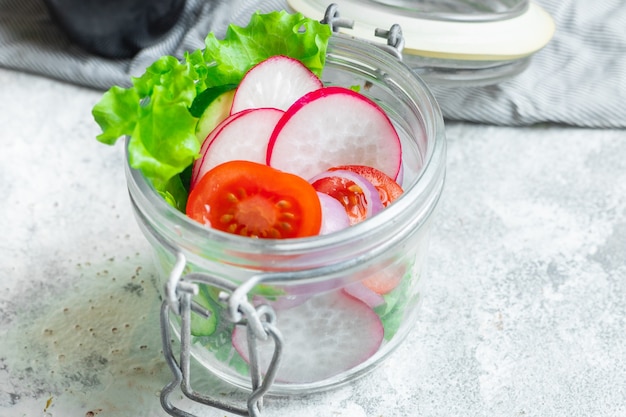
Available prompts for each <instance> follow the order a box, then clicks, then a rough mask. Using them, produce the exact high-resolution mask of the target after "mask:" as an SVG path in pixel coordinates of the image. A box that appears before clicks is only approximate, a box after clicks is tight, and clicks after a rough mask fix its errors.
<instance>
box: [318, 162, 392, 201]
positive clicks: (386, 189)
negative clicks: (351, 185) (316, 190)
mask: <svg viewBox="0 0 626 417" xmlns="http://www.w3.org/2000/svg"><path fill="white" fill-rule="evenodd" d="M336 170H345V171H351V172H354V173H355V174H359V175H360V176H362V177H364V178H365V179H366V180H368V181H369V182H371V183H372V185H374V187H375V188H376V190H378V194H379V195H380V201H381V202H382V203H383V206H384V207H387V206H388V205H389V204H391V202H393V201H394V200H395V199H396V198H398V197H400V195H401V194H402V193H403V190H402V187H401V186H400V185H399V184H398V183H397V182H395V181H394V180H393V179H392V178H391V177H390V176H388V175H387V174H385V173H384V172H382V171H380V170H378V169H376V168H373V167H370V166H365V165H341V166H337V167H333V168H330V169H329V171H336Z"/></svg>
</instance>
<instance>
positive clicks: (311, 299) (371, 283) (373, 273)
mask: <svg viewBox="0 0 626 417" xmlns="http://www.w3.org/2000/svg"><path fill="white" fill-rule="evenodd" d="M322 81H323V82H324V84H325V85H341V86H344V87H350V88H356V89H358V90H359V91H360V92H361V93H362V94H364V95H366V96H368V97H369V98H371V99H372V100H374V101H376V102H377V103H378V104H379V105H380V106H381V107H382V108H383V110H385V111H386V113H387V114H388V116H389V117H390V119H391V120H392V122H393V123H394V125H395V127H396V129H397V130H398V133H399V135H400V137H401V140H402V146H403V161H402V166H403V170H402V179H401V185H402V186H403V188H404V193H403V195H402V196H401V197H400V198H398V199H397V200H396V201H395V202H394V203H393V204H391V205H390V206H389V207H387V208H386V209H384V210H383V211H382V212H380V213H378V214H377V215H376V216H373V217H372V218H370V219H368V220H366V221H364V222H362V223H359V224H357V225H354V226H352V227H349V228H347V229H344V230H341V231H339V232H335V233H332V234H328V235H322V236H316V237H312V238H302V239H286V240H269V239H250V238H244V237H240V236H235V235H229V234H226V233H221V232H219V231H216V230H211V229H207V228H205V227H203V226H202V225H200V224H197V223H195V222H193V221H191V220H189V219H187V218H186V217H185V216H184V215H183V214H182V213H180V212H177V211H176V210H174V209H173V208H172V207H170V206H168V205H167V204H166V203H165V202H164V201H163V200H162V199H161V198H160V197H159V196H158V195H157V194H156V193H155V192H154V190H153V189H152V188H151V187H150V185H149V184H148V183H147V182H146V181H145V179H144V178H143V177H142V176H141V174H140V173H139V172H137V171H135V170H133V169H131V168H130V167H127V178H128V187H129V191H130V196H131V200H132V203H133V207H134V211H135V214H136V217H137V220H138V223H139V225H140V227H141V229H142V231H143V233H144V234H145V235H146V237H147V238H148V240H149V241H150V243H151V245H152V247H153V248H154V252H155V254H156V264H157V267H158V268H159V270H160V273H161V276H162V279H163V284H164V283H165V280H167V278H168V276H169V275H170V271H171V269H172V267H173V265H174V263H175V261H176V256H177V254H178V253H182V254H183V255H184V256H185V258H186V260H187V265H186V272H200V273H207V274H210V275H212V276H217V277H220V278H222V279H226V280H229V282H232V283H233V285H240V284H241V283H244V282H246V281H248V280H250V279H251V278H253V277H259V276H261V277H264V279H262V284H261V285H257V286H255V287H254V288H253V289H252V290H251V291H250V292H249V293H248V296H249V299H250V301H251V302H252V303H254V304H260V303H265V304H269V305H270V306H272V307H273V310H274V311H275V312H276V316H277V322H276V327H277V328H278V329H280V331H281V332H282V334H283V337H284V341H285V346H284V348H283V359H282V361H281V366H280V368H279V371H278V376H277V379H276V382H275V384H274V385H273V386H272V388H271V391H270V392H271V393H273V394H296V393H304V392H311V391H316V390H320V389H327V388H330V387H333V386H337V385H340V384H342V383H345V382H347V381H350V380H352V379H354V378H355V377H357V376H359V375H362V374H364V373H365V372H367V371H368V370H370V369H372V368H373V367H374V366H376V365H378V364H379V363H380V362H381V361H382V360H383V358H384V357H386V356H387V355H388V354H389V353H390V352H392V351H393V349H394V348H395V347H396V346H397V345H398V344H399V343H400V342H401V341H402V340H403V339H404V338H405V336H406V335H407V333H408V332H409V331H410V329H411V328H412V326H413V324H414V322H415V319H416V317H417V314H418V311H419V305H420V303H421V300H422V298H423V283H424V276H425V272H424V263H425V259H426V253H427V244H428V235H429V229H430V223H431V220H432V214H433V212H434V210H435V208H436V206H437V203H438V200H439V197H440V195H441V192H442V189H443V181H444V173H445V134H444V128H443V120H442V117H441V114H440V111H439V109H438V106H437V104H436V102H435V100H434V98H433V96H432V94H431V93H430V92H429V90H428V88H427V87H426V85H425V84H424V83H423V82H422V81H421V80H420V79H419V78H417V77H416V76H415V74H414V73H413V72H412V71H411V70H410V69H409V68H408V67H406V66H405V65H404V64H402V63H401V62H399V61H397V60H396V59H395V58H394V57H393V56H392V55H390V54H388V53H387V52H385V51H383V50H382V49H380V48H378V47H377V46H374V45H371V44H368V43H365V42H362V41H358V40H354V39H352V38H348V37H343V36H339V35H338V36H333V38H332V39H331V42H330V45H329V50H328V54H327V62H326V66H325V70H324V73H323V75H322ZM338 123H341V121H338ZM194 300H195V301H196V302H198V303H199V304H200V305H203V306H205V307H207V308H208V309H209V310H210V311H211V312H212V315H211V317H210V318H208V319H202V318H200V317H199V316H198V317H192V340H193V345H192V348H191V353H192V354H193V355H194V357H195V358H196V359H197V360H198V361H199V362H200V363H201V364H202V365H203V366H205V367H206V368H207V369H209V370H210V371H211V372H213V373H214V374H216V375H217V376H219V377H220V378H221V379H223V380H225V381H228V382H230V383H232V384H234V385H237V386H240V387H243V388H250V377H249V375H248V372H249V369H248V363H247V358H246V346H245V344H246V340H245V330H244V331H242V330H241V327H242V326H238V325H236V324H234V323H232V322H231V321H230V320H229V318H228V315H227V314H225V312H226V307H225V306H224V305H222V304H221V302H220V297H219V296H218V292H217V291H216V289H215V288H211V287H204V286H201V287H200V293H199V294H198V295H197V296H196V297H195V298H194ZM193 314H194V313H192V315H193ZM172 327H173V328H174V329H175V331H179V329H178V326H177V322H176V320H173V322H172ZM242 334H243V335H244V336H242ZM261 345H262V346H261V369H262V370H264V369H266V366H267V363H268V361H269V357H270V356H271V350H272V348H273V346H272V342H267V343H266V345H264V343H261Z"/></svg>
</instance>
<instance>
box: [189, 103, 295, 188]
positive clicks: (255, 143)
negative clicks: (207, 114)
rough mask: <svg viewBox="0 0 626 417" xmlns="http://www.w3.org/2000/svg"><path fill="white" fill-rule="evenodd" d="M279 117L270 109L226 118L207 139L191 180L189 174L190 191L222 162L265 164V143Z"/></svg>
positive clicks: (242, 112)
mask: <svg viewBox="0 0 626 417" xmlns="http://www.w3.org/2000/svg"><path fill="white" fill-rule="evenodd" d="M283 113H284V112H283V111H282V110H278V109H271V108H262V109H248V110H244V111H241V112H239V113H235V114H233V115H232V116H231V117H229V118H228V119H227V121H226V123H224V124H223V125H221V126H220V127H219V130H218V131H217V132H216V134H215V135H210V136H213V137H212V138H211V140H210V142H209V143H208V145H207V147H206V150H205V152H204V156H203V158H202V161H201V162H200V166H199V167H198V170H197V173H196V175H195V178H194V177H193V174H192V187H193V185H195V183H196V181H199V180H200V178H202V176H203V175H204V174H205V173H206V172H208V171H209V170H210V169H212V168H214V167H216V166H217V165H219V164H222V163H224V162H228V161H233V160H245V161H251V162H258V163H260V164H265V155H266V153H267V142H268V141H269V138H270V135H271V134H272V130H273V129H274V126H275V125H276V122H278V120H279V119H280V118H281V117H282V115H283ZM203 147H204V144H203ZM194 168H195V167H194Z"/></svg>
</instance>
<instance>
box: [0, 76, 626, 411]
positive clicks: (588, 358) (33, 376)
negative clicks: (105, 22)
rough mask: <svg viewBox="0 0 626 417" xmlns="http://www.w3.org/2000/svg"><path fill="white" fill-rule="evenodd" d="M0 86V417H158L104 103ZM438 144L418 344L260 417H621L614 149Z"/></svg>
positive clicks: (74, 93) (623, 206) (577, 144)
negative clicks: (442, 171) (101, 114)
mask: <svg viewBox="0 0 626 417" xmlns="http://www.w3.org/2000/svg"><path fill="white" fill-rule="evenodd" d="M0 86H1V87H0V128H1V130H0V137H1V146H2V147H1V150H0V184H1V185H2V197H3V201H2V205H1V206H0V207H1V208H0V210H1V212H0V232H1V234H2V238H1V239H0V415H1V416H10V417H12V416H16V417H21V416H48V417H49V416H52V417H66V416H72V417H73V416H78V417H83V416H91V415H95V416H98V417H113V416H115V417H118V416H119V417H126V416H165V415H166V414H165V413H164V412H163V411H162V410H161V408H160V405H159V399H158V391H159V390H160V388H161V387H162V386H163V385H164V384H165V383H166V382H167V381H168V378H169V371H168V369H167V368H166V366H165V364H164V362H163V360H162V358H161V353H160V342H159V332H158V325H157V323H158V319H157V311H158V305H159V300H158V296H157V289H156V288H155V286H154V284H153V273H154V269H153V267H152V264H151V262H152V260H151V257H150V255H149V250H148V244H147V242H146V241H145V240H144V238H143V236H142V235H141V233H140V232H139V229H138V228H137V226H136V225H135V221H134V218H133V216H132V214H131V211H130V205H129V202H128V197H127V192H126V189H125V185H124V178H123V170H122V148H121V146H115V147H106V146H104V145H101V144H98V143H97V142H96V141H95V140H94V136H95V135H96V134H97V133H98V128H97V126H96V125H95V123H93V122H92V118H91V115H90V110H91V107H92V106H93V104H94V103H95V102H96V101H97V100H98V98H99V97H100V94H101V93H100V92H95V91H90V90H85V89H81V88H78V87H74V86H69V85H65V84H61V83H58V82H53V81H50V80H47V79H43V78H38V77H33V76H28V75H24V74H20V73H15V72H11V71H6V70H0ZM448 137H449V157H448V177H447V187H446V190H445V193H444V196H443V198H442V201H441V206H440V208H441V209H440V211H439V213H438V215H437V218H436V222H435V223H436V228H435V232H434V236H433V241H432V245H431V252H430V256H429V259H430V260H429V262H430V265H429V266H430V269H429V272H430V275H431V281H430V286H429V289H430V291H429V293H428V296H427V297H426V299H425V301H424V304H423V310H422V315H421V318H420V321H419V323H418V326H417V327H416V328H415V330H414V331H413V332H412V333H411V334H410V336H409V338H408V340H407V341H406V343H404V344H403V345H402V346H401V347H400V348H399V350H398V351H397V352H396V353H395V354H394V355H393V356H392V357H391V358H390V359H389V360H388V361H387V362H385V364H384V365H383V366H381V367H380V368H379V369H377V370H376V371H375V372H374V373H372V374H370V375H369V376H367V377H365V378H363V379H361V380H358V381H356V382H355V383H354V384H352V385H350V386H347V387H344V388H341V389H338V390H335V391H331V392H327V393H323V394H318V395H312V396H307V397H294V398H282V399H268V400H267V403H266V404H267V405H266V413H265V415H267V416H281V417H282V416H302V417H308V416H322V415H323V416H336V417H341V416H350V417H360V416H371V417H380V416H384V417H396V416H397V417H400V416H417V415H419V416H423V417H431V416H446V417H450V416H464V417H465V416H542V417H549V416H568V417H571V416H596V417H597V416H607V417H608V416H623V415H626V162H625V161H626V132H625V131H623V130H622V131H617V130H613V131H610V130H590V129H573V128H566V127H554V126H551V127H535V128H502V127H488V126H480V125H465V124H454V125H450V126H449V127H448ZM119 145H121V143H120V144H119ZM209 386H211V387H212V390H214V392H216V393H218V395H219V396H223V398H226V399H233V400H241V399H242V397H241V395H240V394H239V393H237V392H236V391H235V390H233V389H231V388H229V387H227V386H224V385H222V384H220V383H217V382H215V381H212V380H211V379H210V377H209V378H208V381H199V387H200V388H201V389H208V387H209ZM182 404H185V405H187V403H182ZM47 405H48V406H47ZM46 406H47V407H46ZM190 406H191V410H192V411H195V412H197V413H199V414H200V415H202V416H206V417H222V416H224V415H226V413H224V412H220V411H216V410H208V409H203V408H200V407H195V406H193V405H190ZM44 410H45V411H44ZM90 412H92V414H90Z"/></svg>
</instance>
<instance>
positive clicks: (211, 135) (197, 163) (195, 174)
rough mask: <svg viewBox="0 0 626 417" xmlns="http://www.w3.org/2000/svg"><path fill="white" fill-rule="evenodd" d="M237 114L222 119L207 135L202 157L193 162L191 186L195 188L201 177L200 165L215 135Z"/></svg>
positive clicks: (201, 151)
mask: <svg viewBox="0 0 626 417" xmlns="http://www.w3.org/2000/svg"><path fill="white" fill-rule="evenodd" d="M235 117H237V116H235V115H232V116H228V117H227V118H226V119H224V120H222V121H221V122H220V123H218V125H217V126H216V127H215V128H214V129H213V130H212V131H211V132H210V133H209V134H208V135H207V137H206V138H205V139H204V141H203V142H202V146H201V147H200V157H199V158H198V159H196V160H195V161H194V162H193V167H192V170H191V183H190V187H191V188H193V187H194V186H195V185H196V182H198V180H199V179H200V177H199V176H198V174H199V173H200V167H201V166H202V161H203V160H204V157H205V155H206V151H207V149H208V148H209V145H210V144H211V142H213V139H215V136H217V134H218V133H219V132H220V131H221V130H222V128H223V127H224V126H226V125H227V124H228V123H229V122H230V121H231V120H232V119H234V118H235Z"/></svg>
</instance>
